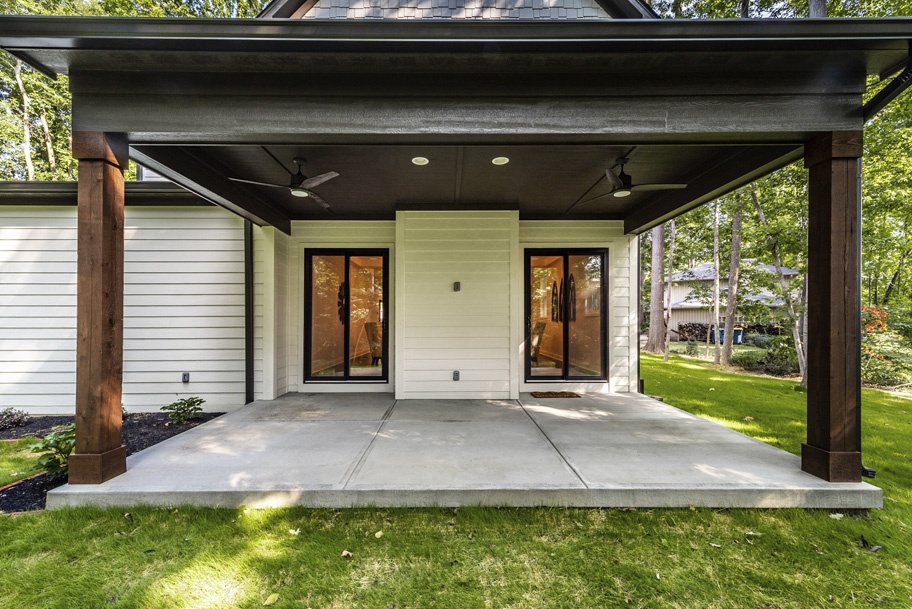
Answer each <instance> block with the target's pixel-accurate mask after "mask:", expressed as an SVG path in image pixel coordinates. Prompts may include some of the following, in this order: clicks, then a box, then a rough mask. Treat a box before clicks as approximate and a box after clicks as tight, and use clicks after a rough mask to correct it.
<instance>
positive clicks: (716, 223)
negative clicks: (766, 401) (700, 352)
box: [707, 201, 722, 366]
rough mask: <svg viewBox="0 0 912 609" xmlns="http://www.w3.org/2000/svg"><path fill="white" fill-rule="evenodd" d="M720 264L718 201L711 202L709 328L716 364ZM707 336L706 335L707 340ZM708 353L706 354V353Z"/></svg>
mask: <svg viewBox="0 0 912 609" xmlns="http://www.w3.org/2000/svg"><path fill="white" fill-rule="evenodd" d="M721 267H722V264H721V261H720V260H719V202H718V201H715V202H714V203H713V317H712V324H711V325H710V330H712V331H713V332H714V333H715V335H716V336H715V345H716V347H715V349H714V351H715V354H714V355H713V361H714V362H715V363H716V365H717V366H718V365H719V362H721V360H722V345H720V344H719V291H720V290H719V274H720V271H721V270H722V269H721ZM708 339H709V337H707V340H708ZM707 355H708V354H707Z"/></svg>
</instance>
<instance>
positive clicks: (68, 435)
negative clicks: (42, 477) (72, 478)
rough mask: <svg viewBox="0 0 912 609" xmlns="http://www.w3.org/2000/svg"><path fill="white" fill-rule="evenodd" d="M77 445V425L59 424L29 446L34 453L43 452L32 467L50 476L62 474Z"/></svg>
mask: <svg viewBox="0 0 912 609" xmlns="http://www.w3.org/2000/svg"><path fill="white" fill-rule="evenodd" d="M75 447H76V425H75V424H73V423H71V424H69V425H59V426H57V427H54V428H53V431H51V433H49V434H48V435H46V436H44V437H43V438H41V440H39V441H38V442H36V443H34V444H32V445H31V446H29V450H31V451H32V452H33V453H41V456H39V457H38V461H37V462H36V463H35V465H34V466H33V467H32V469H33V470H35V471H45V472H47V473H48V474H49V475H50V476H60V475H63V474H65V473H66V471H67V460H68V459H69V457H70V453H72V452H73V449H74V448H75Z"/></svg>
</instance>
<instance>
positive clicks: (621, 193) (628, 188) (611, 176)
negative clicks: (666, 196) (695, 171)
mask: <svg viewBox="0 0 912 609" xmlns="http://www.w3.org/2000/svg"><path fill="white" fill-rule="evenodd" d="M628 162H630V159H629V158H626V157H621V158H619V159H617V160H616V161H615V166H614V167H620V168H621V169H620V171H619V172H618V173H614V171H612V169H614V167H612V168H611V169H606V170H605V178H607V180H608V181H609V182H610V183H611V190H610V191H609V192H606V193H605V194H602V195H599V196H597V197H593V198H591V199H588V200H586V201H583V202H582V203H589V202H591V201H597V200H599V199H602V198H604V197H609V196H610V197H618V198H620V197H628V196H630V193H632V192H644V191H647V190H680V189H682V188H687V184H634V183H633V178H632V177H630V176H629V175H627V173H626V172H625V171H624V165H626V164H627V163H628Z"/></svg>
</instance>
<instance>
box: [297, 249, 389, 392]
mask: <svg viewBox="0 0 912 609" xmlns="http://www.w3.org/2000/svg"><path fill="white" fill-rule="evenodd" d="M388 270H389V257H388V254H387V252H386V251H385V250H308V251H307V253H306V255H305V283H306V286H307V298H306V301H305V319H306V322H307V323H306V324H305V328H306V331H305V332H306V335H305V341H306V342H305V345H306V348H305V360H306V361H305V366H306V378H307V380H310V381H315V380H321V381H347V380H360V381H371V380H381V381H385V380H387V379H388V376H387V359H388V358H387V355H386V354H387V349H388V339H387V335H386V332H385V327H386V311H385V310H384V294H385V293H386V277H387V274H388Z"/></svg>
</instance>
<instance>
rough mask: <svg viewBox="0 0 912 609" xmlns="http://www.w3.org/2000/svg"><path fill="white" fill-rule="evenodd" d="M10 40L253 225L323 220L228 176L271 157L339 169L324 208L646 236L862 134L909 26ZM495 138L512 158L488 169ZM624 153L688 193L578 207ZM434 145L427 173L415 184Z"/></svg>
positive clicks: (29, 32)
mask: <svg viewBox="0 0 912 609" xmlns="http://www.w3.org/2000/svg"><path fill="white" fill-rule="evenodd" d="M0 32H2V33H0V46H2V47H3V48H5V49H7V50H9V51H10V52H11V53H14V54H16V55H17V56H19V57H21V58H23V59H24V60H25V61H27V62H29V63H30V64H31V65H33V66H35V67H37V68H39V69H42V70H44V71H46V72H47V73H51V74H56V73H60V74H69V75H70V78H71V80H70V86H71V90H72V92H73V108H74V117H73V121H74V128H75V129H77V130H84V131H109V132H117V133H123V134H125V135H126V137H127V139H128V141H129V143H130V145H131V154H132V156H133V158H134V159H137V160H139V161H141V162H143V163H145V164H147V165H148V166H150V167H151V168H153V169H155V170H156V171H159V172H161V173H163V174H164V175H166V176H168V177H170V178H172V179H174V180H175V181H176V182H178V183H180V184H182V185H183V186H185V187H186V188H188V189H190V190H193V191H194V192H197V193H199V194H201V195H202V196H204V197H206V198H207V199H209V200H211V201H215V202H217V203H219V204H221V205H224V206H225V207H228V208H229V209H233V210H234V211H236V212H238V213H240V214H241V215H244V216H245V217H247V218H248V219H251V220H253V221H255V222H259V223H269V224H274V225H276V226H279V227H280V228H283V229H284V230H287V229H288V227H289V226H290V221H291V220H294V219H319V218H321V217H326V216H325V213H324V212H323V211H322V210H320V209H316V208H312V207H301V205H300V203H301V201H300V200H296V199H295V198H294V197H290V195H288V193H287V192H284V191H283V190H282V189H265V188H259V187H256V186H247V185H239V184H237V183H235V182H231V181H229V180H227V176H233V177H240V178H245V179H250V180H256V181H262V182H275V183H281V182H282V181H283V180H287V179H288V174H287V170H286V169H283V168H282V166H281V165H279V164H278V163H276V162H275V160H274V159H271V158H270V156H269V155H273V156H277V157H279V158H280V160H281V161H282V163H283V164H284V165H285V167H286V168H290V167H292V165H291V164H290V160H291V159H292V158H294V157H296V156H301V157H304V158H307V159H308V162H309V166H308V171H309V172H310V174H311V175H313V174H315V173H320V172H323V171H330V170H332V171H338V172H339V173H342V174H343V177H344V179H343V177H340V178H338V179H336V180H333V181H332V182H328V183H327V184H325V185H323V186H321V189H322V190H321V191H320V192H321V194H322V195H323V196H324V197H325V198H327V199H329V200H331V201H332V202H333V203H334V205H335V207H334V209H335V210H336V211H337V215H336V216H335V217H352V218H369V217H371V218H373V217H392V214H394V212H395V210H396V209H410V208H416V207H422V206H423V207H425V208H429V209H453V208H467V209H468V208H472V209H477V208H505V207H506V208H514V209H518V210H519V211H520V214H521V217H528V218H554V219H559V218H570V217H593V218H604V219H615V220H617V219H622V220H624V222H625V227H626V229H627V230H628V231H629V232H640V231H643V230H646V229H648V228H649V227H651V226H653V225H655V224H657V223H659V222H662V221H664V220H665V219H667V218H670V217H673V216H674V215H677V214H679V213H682V212H683V211H686V210H687V209H690V208H692V207H695V206H697V205H700V204H702V203H703V202H706V201H709V200H711V199H712V198H714V197H717V196H719V195H721V194H724V193H725V192H728V191H730V190H732V189H734V188H737V187H739V186H741V185H743V184H746V183H748V182H749V181H751V180H753V179H756V178H757V177H759V176H761V175H763V174H765V173H768V172H770V171H773V170H775V169H777V168H779V167H781V166H783V165H785V164H787V163H790V162H792V161H795V160H797V159H799V158H800V157H801V155H802V146H803V144H804V142H805V141H807V140H808V139H809V138H810V137H812V136H813V135H814V134H816V133H820V132H826V131H857V130H861V129H862V127H863V124H864V120H863V116H864V115H863V112H862V96H863V94H864V92H865V87H866V78H867V77H868V76H869V75H878V76H881V77H883V78H886V77H889V76H891V75H892V74H894V73H896V72H897V71H899V70H901V69H903V68H904V67H905V66H906V65H907V64H908V62H909V56H910V55H909V49H910V39H912V19H878V20H835V19H834V20H800V19H796V20H778V21H770V20H737V21H724V20H722V21H664V20H629V21H625V20H604V21H598V22H596V21H580V22H542V21H529V22H506V23H504V22H487V21H472V22H452V21H445V22H438V21H426V22H419V21H414V22H399V21H397V22H386V21H373V22H371V21H363V22H353V21H312V20H308V21H301V20H294V21H292V20H281V19H275V20H271V19H258V20H199V19H192V20H190V19H167V20H162V19H120V18H83V19H78V18H70V17H67V18H55V17H4V18H0ZM497 150H501V151H502V152H503V153H504V154H507V153H509V154H512V155H515V158H516V159H517V160H520V159H522V160H523V162H522V163H519V162H517V163H515V164H513V163H511V164H510V165H507V166H505V168H504V169H503V170H502V171H501V172H500V173H499V174H494V173H491V171H490V163H489V162H487V161H484V159H485V158H486V156H490V154H493V153H496V152H497ZM631 150H635V151H636V152H635V156H634V157H633V159H634V160H633V161H632V162H631V164H630V165H629V166H628V173H631V174H633V172H636V174H635V175H636V179H637V180H638V181H639V182H686V183H687V185H688V186H687V188H686V189H684V190H676V191H670V192H652V193H641V194H637V195H635V196H630V197H627V198H626V199H623V200H621V199H614V198H612V197H608V198H605V199H602V200H600V202H599V203H597V204H590V205H589V206H588V207H580V206H579V205H576V203H579V202H581V201H583V200H584V199H585V198H586V197H592V196H594V195H598V194H603V193H604V192H605V191H606V188H607V187H606V181H605V179H604V171H605V169H607V168H608V167H611V166H612V165H613V164H614V160H615V159H616V158H617V157H620V156H626V155H627V154H628V153H629V152H630V151H631ZM428 151H433V153H434V154H437V155H438V156H439V163H438V165H436V166H434V165H432V166H431V167H435V170H434V171H425V172H424V173H423V174H416V175H415V176H414V177H411V176H412V174H411V173H409V172H412V171H415V169H414V168H413V167H412V166H410V165H409V164H407V161H408V160H409V159H410V158H411V156H417V155H422V156H426V155H427V154H431V153H430V152H428ZM395 159H399V160H402V161H403V164H402V165H395V164H391V163H393V161H394V160H395ZM565 159H566V162H565ZM381 161H382V162H381ZM330 217H332V216H330Z"/></svg>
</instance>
